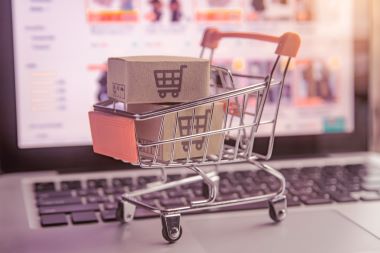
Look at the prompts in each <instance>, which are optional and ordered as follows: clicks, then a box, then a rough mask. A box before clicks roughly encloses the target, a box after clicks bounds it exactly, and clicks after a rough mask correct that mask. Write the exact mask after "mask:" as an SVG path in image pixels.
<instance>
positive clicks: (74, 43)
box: [12, 0, 368, 148]
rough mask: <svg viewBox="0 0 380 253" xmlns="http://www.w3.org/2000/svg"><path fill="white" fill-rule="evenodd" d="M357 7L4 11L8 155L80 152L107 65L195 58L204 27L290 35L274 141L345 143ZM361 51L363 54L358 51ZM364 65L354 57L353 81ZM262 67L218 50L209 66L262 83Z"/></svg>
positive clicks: (295, 2)
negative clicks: (11, 108) (14, 151)
mask: <svg viewBox="0 0 380 253" xmlns="http://www.w3.org/2000/svg"><path fill="white" fill-rule="evenodd" d="M358 2H360V3H358ZM367 6H368V5H367V4H366V1H354V0H346V1H338V0H335V1H331V0H318V1H316V0H219V1H216V0H189V1H184V0H141V1H139V0H81V1H77V0H70V1H42V2H35V1H28V0H24V1H13V2H12V7H13V31H14V50H15V77H16V97H17V122H18V124H17V127H18V140H17V142H18V146H19V147H20V148H38V147H57V146H75V145H89V144H90V142H91V137H90V131H89V125H88V119H87V112H88V111H89V110H90V109H91V106H92V105H93V104H94V103H95V102H96V101H100V100H105V99H107V95H106V92H107V91H106V82H107V72H106V71H107V66H106V62H107V58H108V57H112V56H130V55H150V54H156V55H157V54H159V55H185V56H194V57H197V56H199V52H200V40H201V36H202V33H203V30H204V29H205V28H206V27H209V26H212V27H217V28H219V29H220V30H223V31H249V32H262V33H270V34H274V35H280V34H282V33H283V32H286V31H295V32H298V33H300V35H301V37H302V39H303V43H302V47H301V51H300V54H299V56H298V57H297V59H296V60H295V61H294V62H293V64H292V65H291V67H290V70H289V73H288V76H287V79H286V84H285V89H284V99H283V105H282V108H281V113H280V120H279V124H278V126H277V134H278V135H281V136H293V135H297V136H298V135H318V134H324V133H350V132H352V131H353V130H354V113H353V111H354V102H353V100H354V81H355V80H354V74H355V73H354V64H355V59H356V58H355V55H354V54H355V50H354V46H355V44H354V43H353V41H354V40H355V41H360V39H361V37H363V38H365V39H367V34H357V33H356V31H357V29H354V27H355V26H360V25H362V26H366V25H367V22H365V21H363V24H357V23H355V24H354V23H353V22H354V20H358V19H354V17H353V16H354V13H355V12H356V13H357V12H358V10H357V8H361V9H363V12H364V13H365V11H367V9H366V8H367ZM359 12H360V10H359ZM362 30H363V31H364V30H365V29H362ZM361 47H362V50H363V51H365V50H367V49H368V48H367V47H368V46H367V44H365V43H364V44H363V45H361ZM358 52H359V53H360V50H359V51H358V50H357V49H356V54H358ZM366 57H368V56H366V55H365V54H363V56H362V58H360V56H359V59H361V62H362V63H361V64H364V65H363V67H362V68H360V69H362V71H363V73H362V75H363V76H365V75H366V74H367V73H366V67H367V65H366V61H365V60H366ZM272 60H273V47H271V45H268V46H266V45H265V44H264V47H263V45H262V44H256V43H255V42H252V41H244V40H243V41H239V40H238V41H236V40H231V41H229V40H225V41H223V42H222V44H221V45H220V50H219V49H218V51H217V53H216V54H215V56H214V61H213V64H215V65H221V66H224V67H228V68H230V69H231V70H232V71H233V72H237V73H246V74H263V73H267V72H268V68H269V67H270V64H271V63H272V62H271V61H272ZM367 60H368V59H367ZM360 69H359V70H360ZM356 74H357V73H356ZM359 74H360V73H359ZM364 83H365V82H363V84H364ZM239 85H241V86H244V85H247V83H240V84H239ZM364 86H365V85H364ZM272 93H273V91H272ZM271 97H272V98H273V97H275V94H270V95H269V99H271ZM268 110H269V111H270V106H269V109H268Z"/></svg>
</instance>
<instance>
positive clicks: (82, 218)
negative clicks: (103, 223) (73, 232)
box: [71, 211, 98, 224]
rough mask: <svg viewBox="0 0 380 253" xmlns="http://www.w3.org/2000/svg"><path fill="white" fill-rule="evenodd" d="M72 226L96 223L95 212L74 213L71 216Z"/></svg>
mask: <svg viewBox="0 0 380 253" xmlns="http://www.w3.org/2000/svg"><path fill="white" fill-rule="evenodd" d="M71 221H72V222H73V224H83V223H94V222H98V218H96V215H95V212H92V211H89V212H74V213H72V214H71Z"/></svg>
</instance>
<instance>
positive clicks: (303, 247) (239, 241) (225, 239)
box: [184, 210, 380, 253]
mask: <svg viewBox="0 0 380 253" xmlns="http://www.w3.org/2000/svg"><path fill="white" fill-rule="evenodd" d="M190 219H191V221H190ZM189 221H190V222H189ZM187 223H188V224H186V230H184V233H186V231H188V230H189V227H190V230H191V231H192V233H193V234H194V236H195V237H196V238H198V241H199V242H200V244H201V245H202V246H203V247H204V248H205V250H206V251H207V252H219V253H223V252H229V253H231V252H308V253H313V252H316V253H320V252H325V253H328V252H335V253H336V252H345V253H351V252H352V253H363V252H366V253H370V252H380V241H379V240H378V239H377V238H376V237H375V236H373V235H372V234H370V233H368V232H366V231H365V230H363V229H362V228H361V227H359V226H357V225H356V224H354V223H353V222H351V221H350V220H348V219H346V218H345V217H344V216H342V215H341V214H340V213H339V212H337V211H333V210H324V211H301V210H299V211H294V212H292V211H291V210H290V213H289V216H288V217H287V219H286V220H285V221H284V222H283V223H281V224H274V223H272V222H271V220H270V218H269V217H268V216H267V215H266V214H260V215H258V214H253V213H250V212H239V213H236V214H233V213H232V214H231V215H219V216H218V215H208V216H199V217H194V218H192V217H190V218H189V220H188V222H187ZM186 234H187V233H186ZM184 236H186V235H185V234H184Z"/></svg>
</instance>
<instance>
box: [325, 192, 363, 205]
mask: <svg viewBox="0 0 380 253" xmlns="http://www.w3.org/2000/svg"><path fill="white" fill-rule="evenodd" d="M331 198H332V199H334V200H335V201H336V202H338V203H347V202H355V201H358V200H357V199H356V198H354V197H353V196H351V195H350V194H348V193H335V194H331Z"/></svg>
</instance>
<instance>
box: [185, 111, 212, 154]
mask: <svg viewBox="0 0 380 253" xmlns="http://www.w3.org/2000/svg"><path fill="white" fill-rule="evenodd" d="M210 113H211V111H210V110H209V109H208V110H206V112H205V114H204V115H195V116H194V127H193V133H191V128H192V126H191V125H192V124H191V122H192V119H193V117H192V116H182V117H178V123H179V134H180V135H181V137H182V136H190V135H193V134H195V133H197V134H198V133H202V132H205V131H206V125H207V120H208V115H209V114H210ZM204 140H205V137H204V136H203V137H199V139H196V140H193V141H192V144H195V148H196V149H197V150H201V149H202V148H203V143H204ZM181 143H182V148H183V151H185V152H187V151H188V150H189V144H190V140H188V141H182V142H181Z"/></svg>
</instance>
